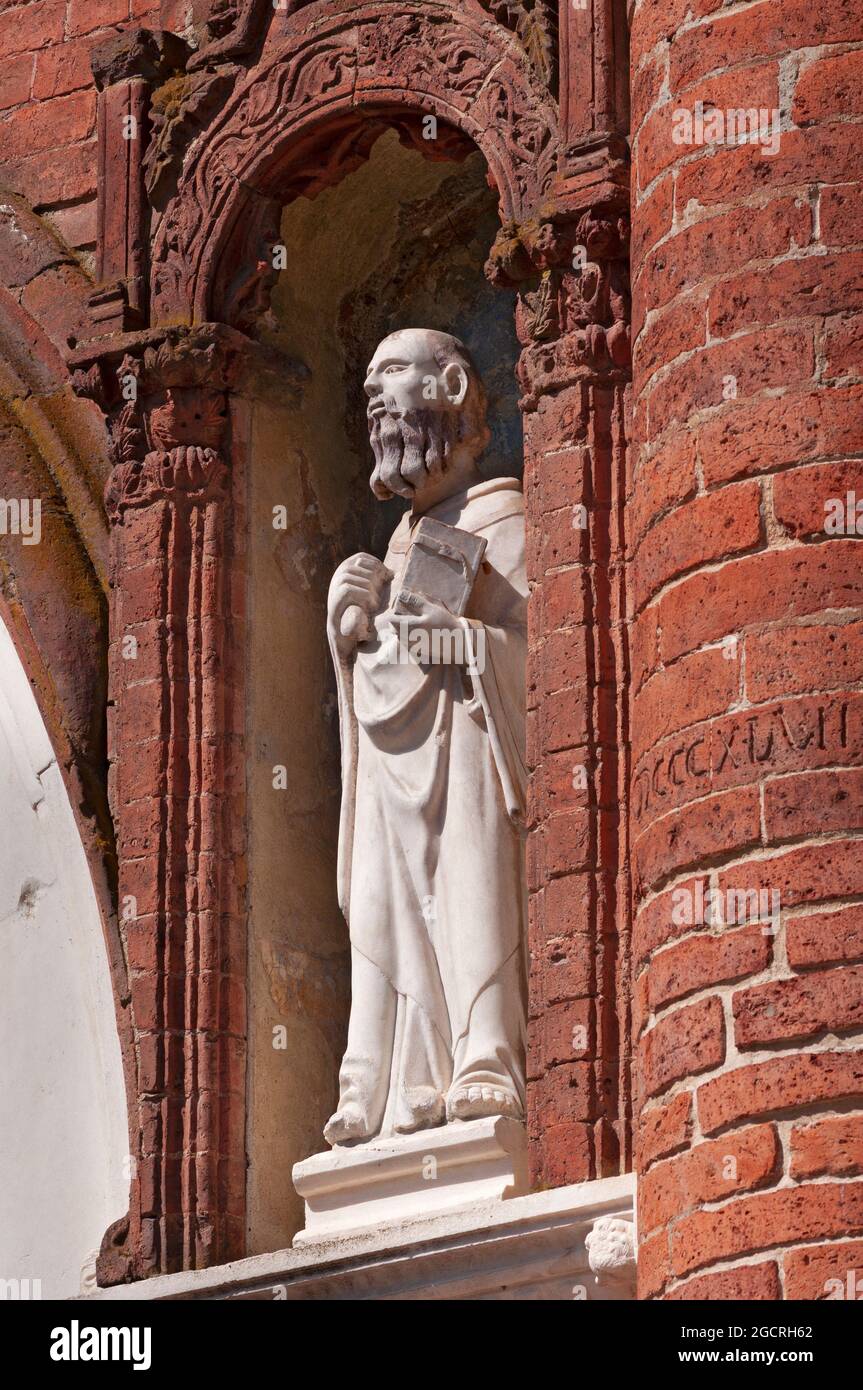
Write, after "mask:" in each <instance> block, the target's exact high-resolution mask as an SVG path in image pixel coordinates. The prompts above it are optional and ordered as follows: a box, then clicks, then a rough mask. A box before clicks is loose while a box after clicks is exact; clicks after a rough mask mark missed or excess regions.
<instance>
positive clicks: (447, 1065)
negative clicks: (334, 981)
mask: <svg viewBox="0 0 863 1390" xmlns="http://www.w3.org/2000/svg"><path fill="white" fill-rule="evenodd" d="M365 390H366V394H367V396H368V420H369V430H370V436H371V446H372V451H373V453H374V458H375V467H374V472H373V473H372V477H371V487H372V490H373V492H374V494H375V496H376V497H377V498H379V499H381V500H384V499H387V498H390V497H392V496H393V495H394V494H395V495H398V496H400V497H404V498H406V499H407V500H408V501H409V502H410V508H409V510H408V511H406V512H405V514H404V515H403V517H402V519H401V521H400V523H399V525H398V526H397V527H396V529H395V531H394V533H393V535H392V538H391V540H390V543H389V548H388V550H387V554H386V557H385V559H384V561H383V562H381V561H380V560H378V559H376V558H375V557H374V556H372V555H367V554H359V555H354V556H352V557H351V558H350V559H348V560H345V561H344V563H343V564H342V565H341V566H340V567H339V569H338V570H337V571H336V573H335V575H334V577H333V580H332V583H331V585H330V592H329V600H328V613H327V628H328V636H329V641H330V646H331V650H332V654H333V660H334V663H335V667H336V673H337V680H338V691H339V709H340V720H341V739H342V811H341V825H340V838H339V899H340V903H341V907H342V910H343V912H344V914H345V917H346V920H347V922H348V925H349V929H350V938H351V984H352V1003H351V1015H350V1024H349V1029H348V1040H347V1049H346V1052H345V1055H344V1059H343V1062H342V1066H341V1070H340V1073H339V1081H340V1097H339V1104H338V1109H337V1110H336V1112H335V1114H334V1115H333V1116H332V1118H331V1119H330V1120H329V1122H328V1124H327V1126H326V1128H325V1130H324V1134H325V1137H326V1139H327V1141H328V1142H329V1143H330V1144H331V1145H345V1144H356V1143H358V1142H362V1141H364V1140H369V1139H372V1138H374V1137H376V1136H390V1135H395V1134H408V1133H411V1132H413V1131H414V1130H418V1129H421V1128H424V1127H427V1126H435V1125H442V1124H445V1123H447V1122H449V1121H462V1120H474V1119H478V1118H481V1117H484V1116H496V1115H503V1116H512V1117H516V1118H520V1117H521V1116H523V1113H524V1068H525V1062H524V1047H525V1038H524V1034H525V1016H526V1008H525V977H526V970H525V953H526V941H525V918H526V910H525V902H526V898H525V883H524V844H523V830H522V826H523V821H524V797H525V782H526V777H525V747H524V743H525V659H526V609H527V583H526V579H525V562H524V506H523V496H522V491H521V484H520V483H519V481H518V480H517V479H514V478H494V479H491V480H488V479H484V478H483V477H482V475H481V474H480V472H479V470H478V468H477V459H478V457H479V455H480V454H481V453H482V451H483V450H484V448H485V447H486V444H487V443H488V439H489V432H488V428H487V425H486V400H485V393H484V390H483V387H482V383H481V381H480V379H479V377H478V375H477V372H476V369H475V368H474V366H473V364H472V362H471V360H470V358H469V356H468V354H467V352H466V350H465V348H464V347H463V345H462V344H461V343H460V342H459V341H458V339H456V338H453V337H451V336H450V335H449V334H446V333H439V332H434V331H432V330H429V329H405V330H403V331H401V332H398V333H393V334H392V335H391V336H390V337H388V338H386V339H385V340H384V341H383V342H382V343H381V344H380V346H379V347H378V349H377V351H376V352H375V354H374V357H373V359H372V361H371V363H370V365H369V368H368V374H367V377H366V381H365ZM424 518H425V519H427V520H426V524H425V526H423V519H424ZM430 523H435V525H434V526H431V525H430ZM438 523H440V524H438ZM447 528H455V529H454V530H453V529H447ZM429 531H431V532H433V533H434V535H435V536H437V537H440V536H444V537H452V545H446V544H445V545H444V546H443V548H442V550H441V553H440V554H437V555H431V558H429V553H428V552H425V551H422V548H421V547H419V537H420V535H421V534H422V533H426V534H427V533H428V532H429ZM476 538H481V540H482V541H484V542H485V549H484V552H483V553H482V559H481V561H479V560H478V558H477V556H478V553H479V552H480V551H482V546H481V545H479V546H478V545H477V543H476ZM412 544H414V551H413V556H414V561H416V560H417V557H418V556H419V562H418V563H411V569H410V571H409V573H410V574H411V575H412V576H413V578H412V583H413V584H414V587H413V588H412V589H410V590H409V591H408V590H406V589H405V588H404V587H403V586H402V583H401V581H402V577H403V575H404V574H405V570H406V566H407V565H408V562H409V561H410V558H411V553H412V552H411V546H412ZM463 552H464V553H467V552H470V553H471V555H472V557H473V558H472V562H471V563H472V565H473V566H474V568H475V569H476V573H475V578H474V577H473V574H472V573H468V570H469V569H470V564H467V565H466V564H465V561H464V558H463ZM447 565H450V566H451V567H453V572H454V573H455V575H456V584H455V588H456V589H457V588H458V587H459V584H461V583H462V582H464V599H465V603H464V608H463V611H461V612H455V611H453V610H452V608H450V607H446V606H445V605H444V604H443V603H442V602H440V601H439V600H440V594H441V593H443V592H446V593H447V594H448V595H449V596H450V603H451V604H453V605H454V607H455V608H459V607H460V606H461V605H460V604H459V603H457V602H454V600H453V599H452V597H451V592H452V591H453V585H452V584H451V583H450V582H449V578H450V576H449V573H448V571H447V569H446V567H447ZM465 574H467V577H466V578H465V577H464V575H465ZM436 575H437V579H436V578H435V576H436ZM417 576H419V583H418V582H417V578H416V577H417ZM445 580H446V581H447V582H444V581H445Z"/></svg>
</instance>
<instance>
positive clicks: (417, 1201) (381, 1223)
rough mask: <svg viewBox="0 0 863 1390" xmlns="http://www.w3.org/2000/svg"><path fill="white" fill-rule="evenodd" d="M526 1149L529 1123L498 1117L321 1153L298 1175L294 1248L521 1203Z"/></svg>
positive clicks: (299, 1168)
mask: <svg viewBox="0 0 863 1390" xmlns="http://www.w3.org/2000/svg"><path fill="white" fill-rule="evenodd" d="M526 1148H527V1145H526V1138H525V1131H524V1125H523V1124H521V1123H520V1122H519V1121H518V1120H512V1119H503V1118H501V1117H500V1116H492V1117H490V1118H488V1119H484V1120H468V1121H464V1122H460V1121H457V1120H456V1121H453V1122H451V1123H450V1124H448V1125H441V1126H440V1127H439V1128H437V1129H423V1130H419V1131H418V1132H417V1133H416V1134H404V1135H396V1136H394V1137H392V1138H387V1139H378V1140H373V1141H372V1142H371V1143H367V1144H362V1145H358V1146H355V1147H346V1148H335V1149H331V1150H329V1151H328V1152H326V1153H319V1154H314V1155H313V1156H312V1157H311V1158H307V1159H304V1160H303V1162H302V1163H298V1164H296V1165H295V1167H294V1170H293V1180H294V1186H295V1188H296V1189H297V1192H298V1193H299V1194H300V1196H301V1197H302V1198H303V1200H304V1202H305V1204H306V1225H305V1228H304V1229H303V1230H302V1231H300V1232H299V1234H298V1235H296V1236H295V1237H294V1245H295V1246H299V1245H307V1244H311V1243H315V1242H317V1241H321V1240H331V1239H333V1238H334V1237H340V1236H345V1235H355V1234H357V1233H360V1232H364V1231H373V1230H381V1229H382V1228H388V1227H390V1226H393V1225H403V1224H404V1223H405V1222H412V1221H418V1220H423V1219H424V1218H428V1217H435V1216H440V1215H443V1214H444V1213H448V1212H452V1211H458V1210H460V1209H462V1208H464V1207H467V1206H471V1205H474V1204H475V1203H478V1202H489V1201H494V1200H496V1199H500V1198H504V1197H507V1198H508V1197H518V1196H521V1195H522V1194H523V1193H525V1192H527V1153H526Z"/></svg>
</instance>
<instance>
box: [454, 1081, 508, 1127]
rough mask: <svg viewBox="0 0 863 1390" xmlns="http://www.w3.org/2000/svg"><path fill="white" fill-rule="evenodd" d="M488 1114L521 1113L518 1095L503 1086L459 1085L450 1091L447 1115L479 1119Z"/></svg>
mask: <svg viewBox="0 0 863 1390" xmlns="http://www.w3.org/2000/svg"><path fill="white" fill-rule="evenodd" d="M487 1115H515V1116H520V1115H521V1106H520V1104H519V1101H518V1097H517V1096H515V1095H514V1094H513V1093H512V1092H511V1091H507V1090H504V1089H503V1087H498V1086H487V1085H476V1086H459V1087H457V1088H456V1089H454V1090H452V1091H450V1094H449V1099H448V1101H447V1116H448V1118H449V1119H451V1120H479V1119H483V1118H484V1117H485V1116H487Z"/></svg>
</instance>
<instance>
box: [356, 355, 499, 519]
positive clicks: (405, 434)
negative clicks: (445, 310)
mask: <svg viewBox="0 0 863 1390" xmlns="http://www.w3.org/2000/svg"><path fill="white" fill-rule="evenodd" d="M365 390H366V394H367V396H368V398H369V404H368V419H369V434H370V436H371V445H372V450H373V452H374V456H375V469H374V472H373V474H372V478H371V486H372V491H373V492H374V494H375V496H376V497H378V498H380V499H381V500H382V501H385V500H386V499H387V498H389V497H392V496H393V494H394V493H397V494H398V495H399V496H400V497H407V498H410V499H415V498H416V497H417V496H419V495H421V494H422V492H423V489H424V486H425V485H427V483H428V482H430V481H431V480H436V479H438V478H440V476H441V474H443V473H446V472H448V471H450V470H451V471H452V472H453V474H454V475H458V476H461V475H462V474H465V473H467V472H469V471H472V470H473V466H474V464H475V461H476V459H477V458H478V457H479V455H480V454H481V453H482V451H483V449H484V448H485V446H486V444H487V443H488V440H489V431H488V426H487V425H486V399H485V391H484V390H483V386H482V382H481V381H480V379H479V375H478V373H477V370H476V368H475V367H474V365H473V363H472V361H471V359H470V356H469V355H468V352H467V349H466V348H465V346H464V344H463V343H460V342H459V340H458V338H453V337H452V336H451V335H450V334H449V333H438V332H436V331H435V330H434V329H431V328H403V329H401V331H400V332H398V333H391V334H390V336H389V337H388V338H384V340H383V342H382V343H381V344H380V346H379V347H378V349H377V351H376V352H375V355H374V357H373V358H372V360H371V362H370V363H369V368H368V372H367V374H366V381H365Z"/></svg>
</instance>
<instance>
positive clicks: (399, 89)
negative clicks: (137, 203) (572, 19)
mask: <svg viewBox="0 0 863 1390" xmlns="http://www.w3.org/2000/svg"><path fill="white" fill-rule="evenodd" d="M313 13H314V16H315V21H316V22H315V23H314V25H311V24H310V23H309V17H310V16H311V15H312V14H313ZM426 116H433V117H434V118H435V120H436V121H437V122H439V127H438V135H437V136H435V138H432V139H426V138H424V132H423V130H422V122H423V118H424V117H426ZM387 124H389V125H393V124H394V125H396V126H397V127H398V128H399V130H400V131H401V132H402V134H403V136H404V138H406V139H411V140H413V141H414V142H415V143H417V145H418V146H419V147H421V148H423V149H424V152H425V153H426V154H429V155H431V156H432V157H434V156H435V155H438V156H441V155H443V156H445V157H451V156H452V154H453V152H454V150H455V149H456V148H457V146H458V140H457V139H455V140H454V139H453V134H454V133H455V132H458V133H460V135H461V138H462V146H461V147H462V149H463V150H464V152H467V151H468V150H469V148H470V142H471V141H472V142H474V144H475V145H476V146H478V147H479V149H480V150H481V151H482V152H483V154H484V155H485V157H486V159H487V161H488V164H489V169H490V174H491V177H492V178H493V179H494V182H495V184H496V186H497V188H498V191H499V194H500V201H501V210H502V215H503V217H504V218H507V219H514V220H516V221H524V220H526V218H527V217H529V216H531V215H533V213H534V211H535V209H536V208H537V207H538V206H539V204H540V203H541V202H542V200H543V198H544V197H545V196H546V195H547V193H548V191H549V189H550V187H551V184H552V181H553V179H554V176H555V170H556V158H557V111H556V106H555V103H554V102H553V100H552V98H551V97H550V95H549V93H548V90H547V88H546V87H545V85H544V84H543V82H542V81H541V79H540V78H539V77H538V76H537V75H536V72H535V70H534V68H533V66H532V64H531V62H530V60H529V58H528V56H527V54H526V52H525V50H524V48H523V47H522V45H521V44H520V43H519V42H518V40H517V39H515V38H514V37H513V36H512V35H511V34H509V33H508V32H507V31H506V30H505V29H504V28H503V27H502V26H501V25H499V24H497V23H495V22H494V21H492V20H491V19H490V18H489V16H488V14H487V13H486V12H485V11H484V10H483V9H482V8H481V7H480V6H479V5H478V4H476V3H469V4H466V5H464V6H463V7H461V6H460V7H459V9H458V11H457V12H453V10H452V9H451V8H450V7H448V6H443V5H439V4H436V3H433V2H428V0H426V3H417V4H399V5H398V6H395V5H392V4H385V3H381V0H377V3H368V4H360V5H357V6H355V7H353V8H350V9H347V10H343V11H339V12H338V13H333V12H332V11H331V10H329V9H328V8H324V7H323V6H315V7H312V8H310V9H309V10H308V11H306V10H303V12H302V13H301V14H300V15H296V16H293V17H292V18H289V19H287V20H286V21H284V37H283V38H282V39H281V40H280V41H279V42H278V44H277V45H275V46H273V47H272V48H271V49H270V50H269V51H268V53H267V54H266V56H265V59H264V61H263V62H262V63H261V64H260V65H259V66H258V67H257V68H256V69H255V70H254V72H252V73H250V74H249V76H248V78H246V79H244V80H243V81H242V82H241V83H240V84H239V85H238V86H237V87H236V88H235V89H234V91H233V94H232V95H231V97H230V99H229V100H228V101H227V103H226V104H225V106H224V108H223V109H222V111H221V112H219V114H218V115H217V116H216V117H215V118H214V119H213V120H212V122H211V123H210V125H209V127H208V129H207V133H206V137H205V139H204V140H203V141H202V142H199V143H198V144H196V146H195V149H194V156H193V157H188V158H187V160H186V163H185V165H184V168H183V172H182V175H181V176H180V179H179V182H178V185H177V192H176V195H175V196H174V197H173V198H172V199H171V201H170V202H169V204H168V206H167V208H166V210H165V216H164V218H163V220H162V223H161V225H160V228H159V232H158V235H157V238H156V241H155V245H154V249H153V278H152V313H153V320H154V322H169V321H174V322H176V321H177V320H183V319H192V318H193V317H197V318H199V319H205V318H207V317H209V316H210V315H211V313H218V314H219V315H221V316H223V317H225V318H227V320H228V321H229V322H231V323H234V324H236V325H238V326H241V327H246V326H247V325H248V323H249V318H248V315H247V310H246V306H247V303H248V301H249V300H250V299H251V300H252V301H254V300H255V298H256V296H255V293H254V291H253V290H252V288H251V287H250V286H248V285H247V286H246V288H245V290H244V292H243V293H242V294H241V295H240V296H239V297H237V296H236V295H234V291H233V283H234V280H235V278H236V277H237V276H240V277H241V279H242V278H245V279H246V280H248V277H249V274H250V269H249V268H252V269H253V270H255V272H256V274H257V275H258V277H259V278H260V282H261V286H262V289H261V296H260V299H261V301H262V302H263V301H264V300H265V299H266V295H267V292H268V288H269V286H270V284H271V283H272V280H273V278H274V276H273V272H272V265H271V262H270V261H269V260H268V259H267V254H266V251H267V247H268V245H269V244H270V243H271V242H272V240H274V239H275V238H277V235H278V210H279V209H280V207H281V206H282V204H283V203H284V202H285V201H288V200H289V198H290V197H293V196H296V194H297V193H299V192H305V193H314V192H315V191H317V190H318V189H320V188H323V187H325V186H327V184H331V183H334V182H336V181H337V180H338V179H339V178H340V177H342V175H343V174H344V173H346V172H347V171H348V170H349V169H351V168H353V167H355V166H356V164H357V163H358V162H360V161H361V160H362V159H364V158H365V157H366V155H367V154H368V151H369V149H370V148H371V145H372V144H373V143H374V140H375V139H376V138H377V136H378V134H379V133H380V132H381V130H382V129H383V128H384V126H385V125H387ZM438 136H439V137H440V143H436V141H437V139H438ZM232 295H233V301H232ZM229 301H232V302H229ZM226 303H227V307H228V309H229V314H228V313H226V312H225V307H224V306H225V305H226Z"/></svg>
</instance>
